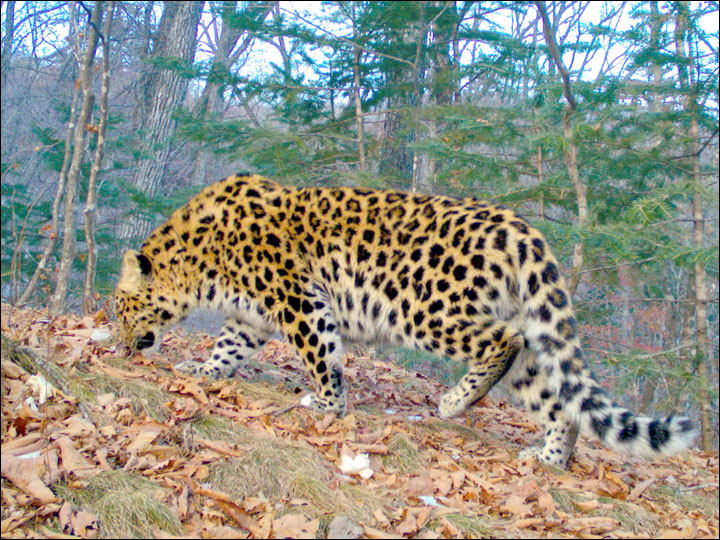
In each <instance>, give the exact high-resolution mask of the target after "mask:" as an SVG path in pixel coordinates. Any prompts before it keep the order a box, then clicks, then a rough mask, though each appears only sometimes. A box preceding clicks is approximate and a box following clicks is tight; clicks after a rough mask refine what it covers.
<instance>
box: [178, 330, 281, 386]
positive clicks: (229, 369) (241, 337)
mask: <svg viewBox="0 0 720 540" xmlns="http://www.w3.org/2000/svg"><path fill="white" fill-rule="evenodd" d="M269 338H270V333H269V332H267V331H266V330H263V329H258V328H254V327H252V326H250V325H248V324H245V323H243V322H240V321H238V320H236V319H227V320H226V321H225V324H224V325H223V327H222V329H221V330H220V335H219V336H218V338H217V340H216V341H215V346H214V347H213V350H212V353H211V354H210V358H209V359H208V360H206V361H205V362H203V363H198V362H193V361H187V362H181V363H180V364H178V365H176V366H175V369H177V370H179V371H182V372H184V373H188V374H190V375H194V376H195V377H207V378H209V379H222V378H228V377H232V375H233V374H234V373H235V371H236V370H237V369H238V368H239V367H241V366H242V365H243V364H244V363H245V362H246V361H247V360H248V359H249V358H250V357H251V356H252V355H253V354H255V352H256V351H257V350H258V349H260V348H261V347H262V346H263V345H265V343H266V342H267V340H268V339H269Z"/></svg>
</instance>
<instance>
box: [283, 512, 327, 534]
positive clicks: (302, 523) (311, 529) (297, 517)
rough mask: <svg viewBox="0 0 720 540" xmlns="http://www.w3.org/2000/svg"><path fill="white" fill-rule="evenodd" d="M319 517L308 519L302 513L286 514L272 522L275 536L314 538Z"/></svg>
mask: <svg viewBox="0 0 720 540" xmlns="http://www.w3.org/2000/svg"><path fill="white" fill-rule="evenodd" d="M319 526H320V520H319V519H313V520H308V519H307V518H306V517H305V516H304V515H303V514H286V515H284V516H282V517H280V518H278V519H274V520H273V522H272V528H273V532H274V533H275V538H315V533H316V532H317V530H318V527H319Z"/></svg>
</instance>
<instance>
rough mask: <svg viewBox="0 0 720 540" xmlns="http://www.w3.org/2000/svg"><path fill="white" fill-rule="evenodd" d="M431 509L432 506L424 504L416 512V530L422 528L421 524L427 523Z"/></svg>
mask: <svg viewBox="0 0 720 540" xmlns="http://www.w3.org/2000/svg"><path fill="white" fill-rule="evenodd" d="M432 511H433V507H432V506H424V507H423V508H420V510H419V511H418V513H417V517H416V518H415V521H416V523H417V528H418V530H420V529H422V528H423V526H424V525H425V524H426V523H427V521H428V519H430V514H431V513H432Z"/></svg>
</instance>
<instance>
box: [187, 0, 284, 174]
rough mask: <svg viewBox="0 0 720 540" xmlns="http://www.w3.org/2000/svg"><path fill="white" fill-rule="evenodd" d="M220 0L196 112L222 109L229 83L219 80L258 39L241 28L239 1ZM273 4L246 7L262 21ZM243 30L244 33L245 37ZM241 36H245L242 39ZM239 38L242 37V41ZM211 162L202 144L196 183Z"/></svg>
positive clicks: (198, 158)
mask: <svg viewBox="0 0 720 540" xmlns="http://www.w3.org/2000/svg"><path fill="white" fill-rule="evenodd" d="M220 4H221V6H220V7H221V10H220V16H221V19H222V28H221V31H220V36H219V39H218V42H217V46H216V47H215V51H214V56H213V60H212V64H211V66H210V74H209V76H208V80H207V83H206V84H205V88H204V89H203V91H202V94H201V95H200V98H199V99H198V100H197V102H196V103H195V106H194V108H193V113H194V114H195V115H196V116H200V115H203V114H205V113H210V114H216V113H220V112H221V111H222V109H223V103H224V96H223V90H224V88H225V87H226V85H225V84H223V83H221V82H220V81H222V79H223V77H224V76H225V75H227V74H228V73H230V70H231V69H232V67H233V65H235V63H236V62H237V61H238V60H239V58H240V57H241V56H242V55H243V54H244V53H245V51H247V50H248V48H249V47H250V45H252V42H253V40H254V39H255V36H254V34H253V33H252V32H250V31H247V30H246V29H244V28H241V27H240V26H239V24H238V22H237V20H236V16H237V14H238V12H237V2H235V1H227V0H225V1H223V2H221V3H220ZM273 5H274V3H273V2H268V1H260V2H253V3H251V4H248V6H247V7H246V8H245V10H246V11H245V14H246V15H250V16H252V17H253V19H255V21H257V22H261V21H262V20H264V19H265V17H267V15H268V14H269V13H270V11H271V10H272V8H273ZM243 34H245V36H244V37H243ZM241 37H243V39H242V40H241V41H240V38H241ZM238 41H240V44H239V45H238ZM210 162H211V153H210V152H209V151H208V150H206V149H204V148H200V149H199V150H198V152H197V156H196V158H195V160H194V166H193V174H192V182H193V183H195V184H200V183H203V182H206V181H207V172H208V168H209V166H210Z"/></svg>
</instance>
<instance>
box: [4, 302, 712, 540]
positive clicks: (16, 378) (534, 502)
mask: <svg viewBox="0 0 720 540" xmlns="http://www.w3.org/2000/svg"><path fill="white" fill-rule="evenodd" d="M2 335H3V343H2V434H1V435H2V475H3V478H2V535H3V537H4V538H5V537H8V538H24V537H30V536H35V537H37V536H44V537H49V538H53V537H54V538H67V537H68V536H66V535H68V534H70V535H73V536H75V537H85V538H95V537H98V536H99V537H149V536H153V537H169V536H189V537H199V536H204V537H228V538H229V537H234V538H265V537H274V538H282V537H295V538H325V537H328V536H330V537H335V536H338V535H345V536H347V537H368V538H386V537H412V538H461V537H501V538H502V537H507V538H515V537H517V536H521V537H593V536H596V535H597V536H602V537H605V538H614V537H623V538H634V537H648V536H650V537H665V538H706V537H707V538H713V537H717V536H718V532H719V531H718V457H717V455H707V454H702V453H699V452H695V451H692V452H686V453H684V454H682V455H679V456H675V457H673V458H669V459H667V460H663V461H658V462H656V463H648V462H645V461H641V460H637V459H632V460H629V459H627V458H626V457H624V456H620V455H618V454H616V453H614V452H612V451H610V450H606V449H604V448H602V447H600V446H599V445H596V444H595V442H594V441H592V442H591V441H589V440H588V439H584V438H581V439H580V441H579V443H578V447H577V450H576V456H575V459H573V460H572V462H571V465H570V469H569V470H568V471H559V470H554V469H551V468H547V467H545V468H544V467H542V466H540V465H539V464H538V463H536V462H534V461H529V460H519V459H518V458H517V454H518V451H519V450H520V449H522V448H524V447H525V446H527V445H529V444H532V443H533V442H534V441H535V440H536V439H537V438H539V434H538V433H537V429H538V427H537V426H536V424H534V423H533V422H532V421H531V420H529V419H528V417H527V416H526V414H525V413H524V412H523V411H521V410H519V409H517V408H515V407H513V406H511V405H509V404H507V403H504V402H499V401H497V400H495V399H493V398H486V399H484V400H483V401H482V402H481V403H480V404H479V405H478V406H476V407H475V408H474V409H473V411H472V413H470V414H469V415H467V416H466V417H465V418H461V419H458V420H456V421H442V420H440V419H439V418H437V417H436V413H435V411H436V407H437V401H438V398H439V396H440V395H441V393H442V392H443V390H444V389H445V388H444V387H443V385H441V384H439V383H437V382H436V381H433V380H431V379H429V378H427V377H426V376H424V375H422V374H419V373H414V372H410V371H407V370H404V369H402V368H400V367H398V366H397V365H395V364H393V363H391V362H387V361H381V360H377V359H372V358H357V357H355V356H352V355H348V356H347V358H346V375H347V379H348V383H349V386H350V398H349V414H348V415H347V416H346V417H345V418H342V419H338V418H335V417H334V416H332V415H326V416H322V415H320V414H318V413H315V412H312V411H310V410H308V409H305V408H300V407H295V406H294V405H295V404H296V403H297V402H298V401H299V398H300V397H301V396H302V395H303V394H304V393H306V392H307V389H308V382H309V381H308V379H307V378H306V376H305V373H304V371H303V370H302V369H301V367H300V365H299V362H297V361H296V360H295V358H294V357H293V355H292V353H291V352H290V351H289V349H288V348H287V346H286V345H284V344H283V343H280V342H271V343H270V344H269V345H268V346H267V347H266V349H265V350H264V351H262V352H261V353H260V354H259V355H258V357H257V358H255V359H253V361H252V362H250V363H249V364H248V366H247V367H246V368H245V369H243V370H242V371H241V373H239V374H238V376H236V378H234V379H233V380H226V381H218V382H206V381H203V380H200V379H195V378H192V377H189V376H186V375H183V374H181V373H179V372H177V371H175V370H173V369H172V365H173V364H176V363H178V362H180V361H182V360H192V359H202V358H205V357H207V355H208V353H209V349H210V348H211V347H212V342H213V340H212V338H211V337H210V336H207V335H206V334H191V335H185V334H183V333H172V334H170V335H169V336H168V337H166V339H165V341H164V345H163V347H162V348H161V350H160V353H159V354H155V355H151V356H150V357H147V358H146V357H144V356H141V355H135V356H132V357H124V356H122V355H119V354H118V353H116V352H115V346H114V345H113V344H112V341H113V340H114V335H115V333H114V328H113V326H112V324H111V323H110V322H109V321H108V320H107V319H106V317H105V315H104V313H102V312H99V313H97V314H95V316H94V317H85V318H80V317H75V316H61V317H58V318H55V319H52V320H51V319H49V318H48V317H47V316H46V315H45V314H43V313H42V312H37V311H32V310H14V309H11V308H10V307H9V306H3V307H2ZM109 336H113V337H109ZM341 466H342V467H343V468H344V470H345V472H343V470H341ZM352 466H355V469H352ZM348 467H349V468H348ZM353 471H354V472H353Z"/></svg>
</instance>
